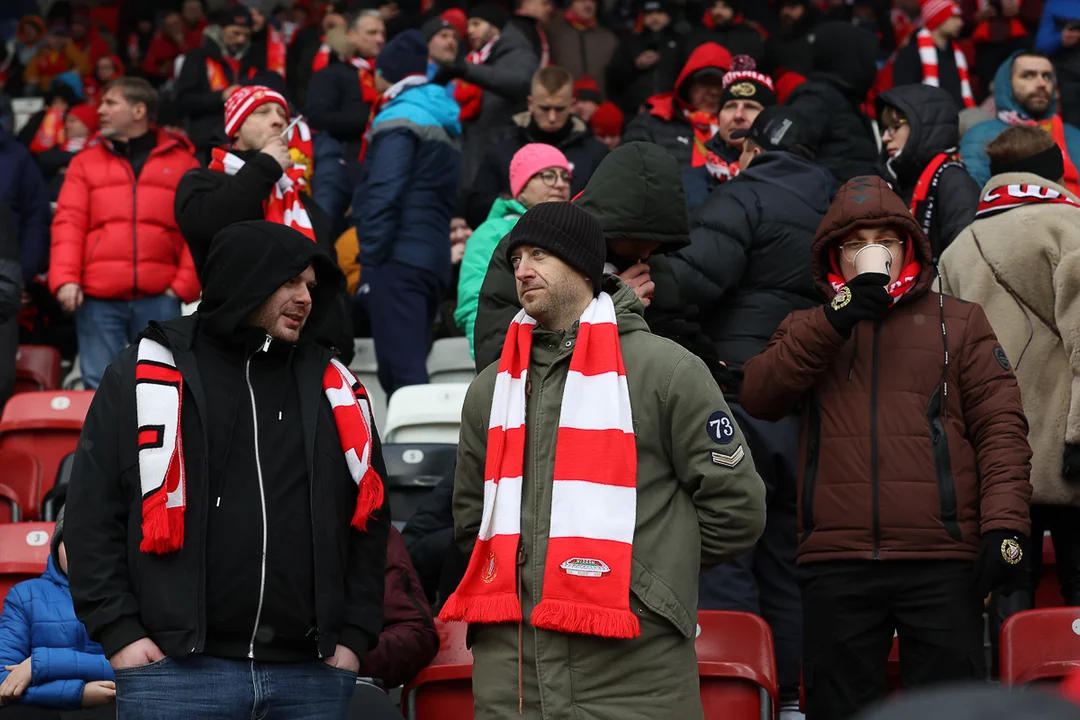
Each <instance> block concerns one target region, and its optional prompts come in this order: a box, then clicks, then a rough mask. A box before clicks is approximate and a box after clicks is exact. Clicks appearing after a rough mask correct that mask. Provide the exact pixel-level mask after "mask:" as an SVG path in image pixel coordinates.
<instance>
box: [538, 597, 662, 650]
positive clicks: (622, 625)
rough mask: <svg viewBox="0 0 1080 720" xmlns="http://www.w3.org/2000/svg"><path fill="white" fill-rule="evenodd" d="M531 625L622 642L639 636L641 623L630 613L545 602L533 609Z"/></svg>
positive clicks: (597, 607)
mask: <svg viewBox="0 0 1080 720" xmlns="http://www.w3.org/2000/svg"><path fill="white" fill-rule="evenodd" d="M530 623H531V624H532V626H533V627H535V628H539V629H541V630H553V631H555V632H568V633H577V634H579V635H595V636H597V637H606V638H614V639H618V640H625V639H630V638H636V637H639V636H640V635H641V623H640V621H639V620H638V618H637V615H635V614H634V613H633V612H632V611H630V610H622V609H619V608H612V607H602V606H600V605H585V604H582V603H577V602H574V601H572V600H562V599H557V598H544V599H543V600H541V601H540V604H539V605H537V606H536V607H535V608H533V612H532V618H531V619H530Z"/></svg>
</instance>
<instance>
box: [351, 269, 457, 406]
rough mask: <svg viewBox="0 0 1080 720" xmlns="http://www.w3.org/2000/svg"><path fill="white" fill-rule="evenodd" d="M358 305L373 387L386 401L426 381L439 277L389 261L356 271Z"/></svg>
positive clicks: (441, 287) (440, 291)
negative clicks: (367, 324)
mask: <svg viewBox="0 0 1080 720" xmlns="http://www.w3.org/2000/svg"><path fill="white" fill-rule="evenodd" d="M364 285H367V287H368V291H367V292H366V293H364V292H362V291H361V292H360V294H359V299H360V302H361V303H362V304H363V306H364V308H365V309H366V310H367V315H368V318H369V319H370V321H371V337H372V339H373V340H374V341H375V359H376V361H377V362H378V364H379V369H378V375H379V384H380V385H382V387H383V390H385V391H386V395H387V397H389V396H390V395H393V394H394V391H395V390H397V389H398V388H401V387H405V386H406V385H425V384H427V381H428V373H427V353H428V345H429V343H430V342H431V324H432V322H434V320H435V311H436V310H437V309H438V307H439V302H440V301H442V299H443V295H445V294H446V288H445V287H444V285H443V282H442V280H440V279H439V276H438V275H436V274H435V273H433V272H430V271H428V270H423V269H421V268H415V267H412V266H410V265H405V264H403V263H399V262H395V261H390V262H387V263H383V264H382V265H379V266H377V267H373V268H368V267H365V268H363V269H362V270H361V271H360V286H361V289H362V288H363V286H364Z"/></svg>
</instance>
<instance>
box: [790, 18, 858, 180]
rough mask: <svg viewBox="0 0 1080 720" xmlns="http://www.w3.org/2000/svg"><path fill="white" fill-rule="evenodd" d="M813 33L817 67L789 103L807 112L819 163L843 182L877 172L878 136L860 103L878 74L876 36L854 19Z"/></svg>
mask: <svg viewBox="0 0 1080 720" xmlns="http://www.w3.org/2000/svg"><path fill="white" fill-rule="evenodd" d="M813 39H814V40H813V44H814V65H813V67H814V70H813V72H812V73H810V78H809V80H808V81H807V82H805V83H803V84H802V85H799V86H798V87H797V88H795V90H793V91H792V93H791V94H790V95H788V97H787V99H786V100H785V101H784V104H785V105H787V106H788V107H792V108H795V109H796V110H798V111H799V112H800V113H801V114H802V116H803V118H804V119H805V121H806V136H807V138H806V139H807V142H808V143H809V145H810V146H811V149H813V150H814V152H815V157H816V160H817V162H818V164H819V165H821V166H823V167H824V168H825V169H826V170H828V171H829V172H831V173H832V174H833V177H834V178H835V179H836V182H837V184H838V185H843V184H844V183H845V182H847V181H848V180H850V179H851V178H853V177H856V176H859V175H876V174H877V162H878V149H877V141H876V140H875V139H874V130H873V127H872V126H871V124H870V120H869V119H868V118H867V117H866V116H865V115H863V113H862V109H861V107H862V103H863V100H864V99H865V98H866V93H867V92H869V90H870V87H871V86H872V85H873V84H874V78H875V77H876V76H877V46H878V41H877V38H875V37H874V36H873V35H871V34H870V33H868V32H867V31H865V30H863V29H861V28H859V27H856V26H854V25H851V24H849V23H845V22H827V23H823V24H821V25H819V26H818V27H817V28H815V29H814V33H813Z"/></svg>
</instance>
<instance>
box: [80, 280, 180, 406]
mask: <svg viewBox="0 0 1080 720" xmlns="http://www.w3.org/2000/svg"><path fill="white" fill-rule="evenodd" d="M179 314H180V300H178V299H177V298H174V297H169V296H168V295H164V294H162V295H154V296H153V297H144V298H139V299H138V300H99V299H98V298H92V297H88V298H84V299H83V304H82V305H80V306H79V308H78V309H77V310H76V311H75V332H76V334H77V335H78V337H79V367H80V369H81V370H82V377H83V385H85V386H86V389H87V390H97V386H98V385H100V384H101V377H102V375H104V374H105V368H107V367H109V363H111V362H112V361H113V359H114V358H115V357H116V356H117V355H119V354H120V351H122V350H123V349H124V348H126V347H127V346H128V343H132V342H135V338H137V337H138V336H139V333H141V332H142V331H143V330H145V329H146V326H147V325H149V324H150V321H151V320H158V321H161V320H171V319H172V318H174V317H176V316H178V315H179Z"/></svg>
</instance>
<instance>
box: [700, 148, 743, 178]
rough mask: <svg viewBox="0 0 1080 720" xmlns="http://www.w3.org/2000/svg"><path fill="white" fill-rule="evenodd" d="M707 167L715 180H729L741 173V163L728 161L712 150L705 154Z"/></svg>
mask: <svg viewBox="0 0 1080 720" xmlns="http://www.w3.org/2000/svg"><path fill="white" fill-rule="evenodd" d="M705 169H706V170H707V171H708V173H709V175H711V176H712V177H713V179H714V180H716V181H718V182H727V181H728V180H730V179H732V178H733V177H735V176H736V175H738V174H739V163H738V161H734V162H728V161H726V160H724V158H722V157H720V156H719V155H717V154H716V153H714V152H712V151H711V150H710V151H707V152H706V154H705Z"/></svg>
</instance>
